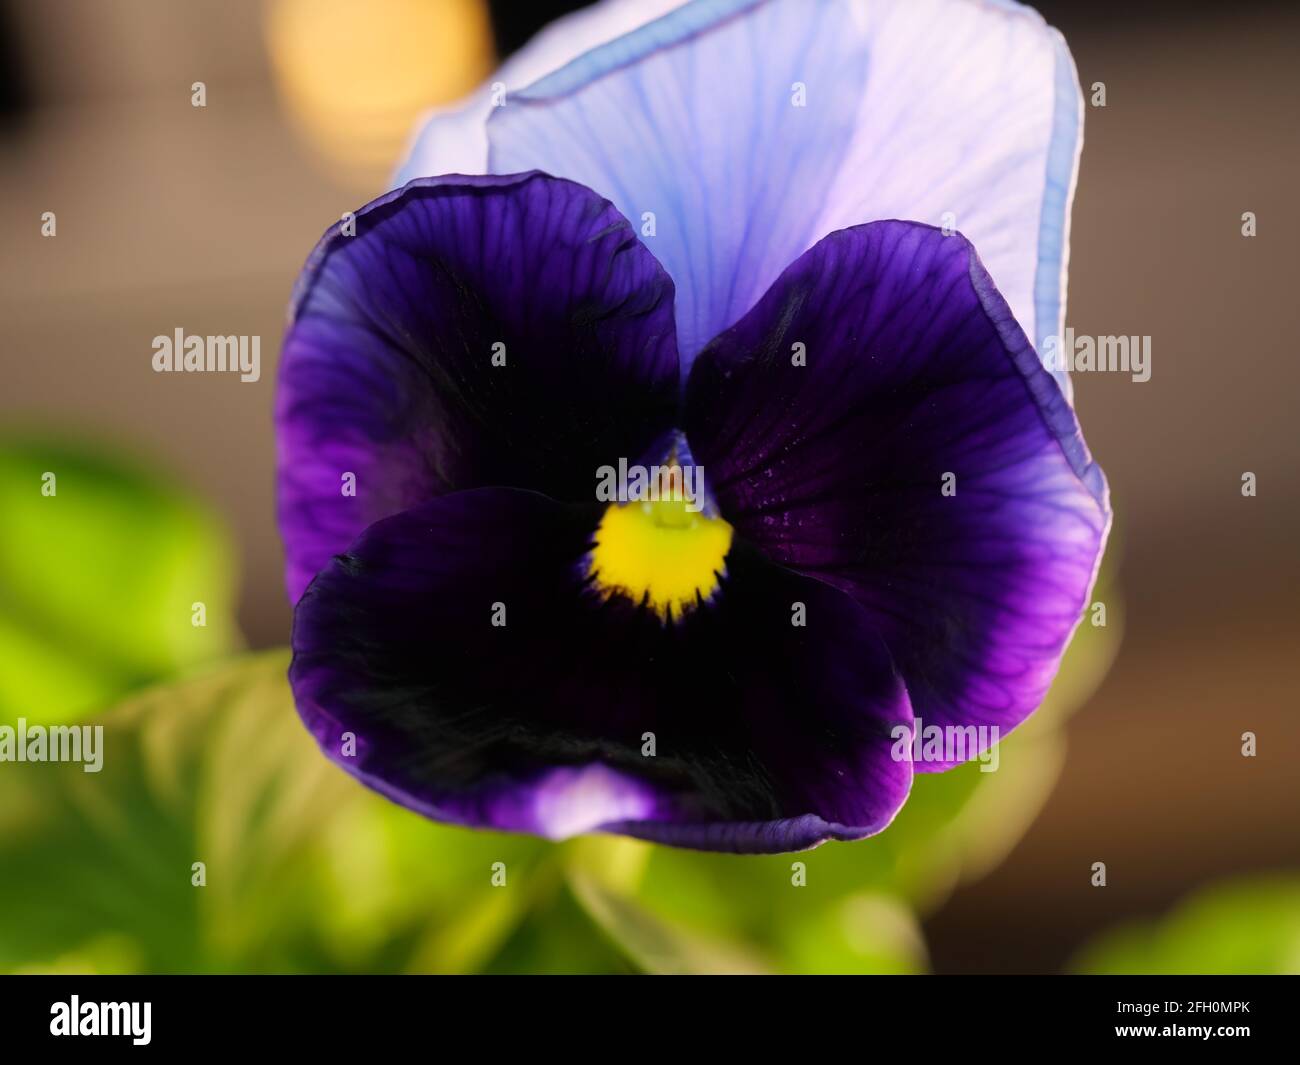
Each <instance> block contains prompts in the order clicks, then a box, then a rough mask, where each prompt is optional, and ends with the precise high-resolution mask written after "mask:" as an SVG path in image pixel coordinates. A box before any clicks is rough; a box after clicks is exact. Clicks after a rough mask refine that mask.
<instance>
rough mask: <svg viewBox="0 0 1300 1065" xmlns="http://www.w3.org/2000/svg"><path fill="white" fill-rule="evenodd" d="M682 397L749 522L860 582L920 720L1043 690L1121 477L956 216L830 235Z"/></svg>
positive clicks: (1008, 711) (788, 559) (969, 713)
mask: <svg viewBox="0 0 1300 1065" xmlns="http://www.w3.org/2000/svg"><path fill="white" fill-rule="evenodd" d="M799 345H802V347H801V348H800V347H798V346H799ZM799 351H803V352H804V353H805V356H804V357H805V358H806V365H797V363H798V361H799V359H798V358H797V353H798V352H799ZM686 407H687V411H686V417H685V428H686V433H687V437H688V439H689V441H690V445H691V448H692V451H693V453H694V455H695V459H696V461H697V462H699V463H701V464H702V465H703V466H704V468H705V470H706V471H707V472H708V474H709V480H710V485H711V488H712V490H713V493H714V496H715V498H716V499H717V502H718V505H719V507H720V509H721V511H722V513H723V515H724V516H725V517H726V518H727V520H729V521H730V522H731V523H732V524H733V525H734V526H735V528H736V534H737V536H738V537H744V538H746V539H748V540H750V541H752V542H754V543H756V544H758V545H759V546H760V547H761V548H762V549H763V550H764V551H766V552H767V553H768V555H769V556H770V557H772V558H773V559H775V560H776V561H778V562H781V563H784V564H787V565H789V566H791V567H794V568H796V569H798V570H799V571H801V572H803V573H806V574H810V575H813V576H816V577H819V578H821V579H822V580H825V581H827V582H829V583H832V584H834V585H836V586H838V587H840V588H843V589H845V590H846V591H848V592H850V593H851V594H852V595H853V596H854V598H855V599H856V600H857V601H858V602H859V603H860V604H861V605H862V606H863V607H864V608H865V609H866V610H867V613H868V615H869V616H870V618H871V622H872V625H873V627H874V628H875V629H876V630H877V631H878V632H880V633H881V634H882V635H883V637H884V639H885V643H886V645H887V646H888V648H889V651H890V653H891V654H892V656H893V659H894V661H895V663H896V664H897V666H898V668H899V671H900V672H901V673H902V675H903V679H904V681H905V682H906V684H907V689H908V694H909V696H910V698H911V703H912V709H913V712H914V713H915V714H916V717H917V718H918V719H919V720H920V721H922V722H923V723H924V724H925V725H930V724H934V725H938V726H947V725H957V726H966V725H976V726H978V725H981V724H983V725H990V726H992V725H996V726H998V727H999V728H1000V729H1001V730H1003V731H1004V732H1005V731H1006V730H1009V729H1011V728H1013V727H1015V726H1016V725H1017V724H1019V723H1020V722H1021V721H1022V720H1023V719H1024V718H1025V717H1026V716H1027V715H1028V714H1030V713H1031V712H1032V711H1033V710H1034V709H1035V708H1036V707H1037V706H1038V704H1039V702H1040V701H1041V700H1042V697H1043V695H1044V694H1045V692H1046V690H1047V687H1048V685H1049V684H1050V682H1051V680H1052V677H1053V676H1054V674H1055V672H1056V668H1057V665H1058V662H1059V658H1060V655H1061V653H1062V651H1063V650H1064V648H1065V645H1066V643H1067V641H1068V640H1069V637H1070V634H1071V633H1072V631H1073V630H1074V626H1075V624H1076V623H1077V621H1078V620H1079V618H1080V616H1081V612H1082V610H1083V608H1084V605H1085V603H1086V601H1087V597H1088V593H1089V590H1090V588H1091V586H1092V582H1093V579H1094V576H1095V574H1096V569H1097V566H1098V563H1099V560H1100V556H1101V552H1102V547H1103V545H1104V542H1105V538H1106V533H1107V529H1108V526H1109V518H1110V515H1109V509H1108V504H1107V493H1106V486H1105V481H1104V479H1103V477H1102V474H1101V471H1100V469H1099V468H1098V467H1097V466H1096V465H1095V464H1094V463H1093V462H1092V460H1091V457H1090V456H1089V454H1088V451H1087V448H1086V447H1085V445H1084V443H1083V439H1082V437H1081V436H1080V434H1079V429H1078V425H1077V424H1076V422H1075V419H1074V414H1073V412H1072V411H1071V410H1070V407H1069V405H1068V404H1067V403H1066V401H1065V400H1064V399H1063V398H1062V395H1061V392H1060V390H1059V388H1058V387H1057V385H1056V383H1055V382H1054V381H1053V380H1052V378H1051V376H1050V375H1049V374H1048V373H1047V371H1046V370H1044V369H1043V368H1042V366H1041V365H1040V363H1039V361H1038V358H1037V356H1036V355H1035V354H1034V351H1033V349H1032V348H1031V346H1030V344H1029V342H1028V341H1027V340H1026V338H1025V336H1024V334H1023V332H1022V331H1021V329H1020V327H1019V326H1018V325H1017V324H1016V322H1015V320H1014V318H1013V317H1012V315H1011V313H1010V311H1009V310H1008V308H1007V305H1006V303H1005V302H1004V301H1003V300H1002V298H1001V297H1000V296H999V295H998V293H997V292H996V290H995V289H994V288H993V285H992V282H991V281H990V280H989V277H988V275H987V274H986V273H985V271H984V268H983V267H982V266H981V264H980V262H979V258H978V257H977V256H976V254H975V252H974V250H973V249H972V248H971V246H970V244H969V243H968V242H967V241H966V240H965V239H964V238H963V237H961V236H960V235H953V236H948V237H945V236H944V235H943V234H942V233H941V232H940V231H939V230H937V229H933V228H930V227H928V226H923V225H918V224H915V223H909V222H880V223H874V224H871V225H866V226H859V227H855V228H853V229H847V230H842V231H840V232H838V233H834V234H832V235H831V236H829V237H827V238H826V239H825V240H823V241H821V242H820V243H819V244H817V245H816V246H815V247H814V248H812V249H811V250H810V251H809V252H808V253H807V254H805V255H803V256H802V257H801V258H799V259H798V260H797V261H796V262H795V263H794V264H793V265H792V266H791V267H790V268H789V269H787V270H786V272H785V273H784V274H783V275H782V276H781V278H780V279H779V280H778V281H777V282H776V284H775V285H773V286H772V288H771V290H770V291H769V292H768V293H767V294H766V295H765V296H764V297H763V299H762V300H761V301H760V302H759V303H758V304H757V305H756V306H755V308H754V309H753V310H752V311H751V312H750V313H749V314H747V315H746V316H745V317H744V318H743V319H742V320H741V321H740V322H739V323H738V324H737V325H736V326H734V327H733V328H732V329H730V330H728V331H727V332H726V333H724V334H722V335H721V336H720V337H718V338H717V339H716V340H715V341H714V342H713V343H712V344H711V345H710V346H709V347H708V348H706V349H705V350H704V351H703V352H702V353H701V354H700V356H699V359H698V361H697V362H696V365H695V368H694V370H693V372H692V376H691V379H690V382H689V385H688V389H687V400H686ZM949 473H951V474H954V475H955V478H956V479H955V489H956V494H955V495H951V496H948V495H944V494H943V492H942V487H943V484H944V476H945V474H949ZM951 764H952V763H951V761H947V762H941V763H934V762H931V763H928V764H923V765H921V766H920V768H925V769H941V768H946V767H947V766H948V765H951Z"/></svg>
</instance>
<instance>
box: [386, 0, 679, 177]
mask: <svg viewBox="0 0 1300 1065" xmlns="http://www.w3.org/2000/svg"><path fill="white" fill-rule="evenodd" d="M683 2H684V0H602V2H601V3H598V4H592V5H591V6H590V7H586V8H583V9H582V10H580V11H575V12H573V13H572V14H569V15H566V16H565V17H564V18H560V19H556V20H555V21H554V22H552V23H551V24H550V25H549V26H547V27H546V28H545V29H543V30H542V31H541V32H539V33H538V34H537V35H536V36H535V37H533V38H532V39H531V40H530V41H529V42H528V43H527V44H526V45H524V47H523V48H521V49H519V51H517V52H515V53H514V55H512V56H511V57H510V58H509V59H507V60H506V62H505V63H503V64H502V65H501V67H500V68H499V69H498V70H497V71H496V73H494V74H493V75H492V77H491V78H489V79H488V80H487V81H486V82H485V83H484V84H483V85H481V86H480V87H479V88H478V89H477V90H476V91H475V92H473V93H472V94H471V95H470V96H468V97H466V98H465V99H464V100H461V101H460V102H459V103H456V104H454V105H452V106H449V107H442V108H438V109H436V110H434V111H431V112H429V113H428V114H426V115H425V116H424V117H423V118H421V120H420V122H419V125H418V127H417V129H416V133H415V136H414V137H413V138H412V140H411V143H410V145H409V147H408V149H407V152H406V158H405V160H404V161H403V163H402V165H401V168H400V169H399V170H398V171H397V174H396V175H395V176H394V178H393V184H392V187H393V188H398V187H400V186H402V185H405V184H406V183H407V182H408V181H410V180H411V179H412V178H418V177H438V176H440V175H442V174H486V173H487V172H488V165H487V160H488V141H487V120H488V115H490V114H491V113H492V109H493V107H494V106H499V104H500V102H501V96H500V94H498V93H496V92H495V89H494V87H495V86H502V87H504V90H505V93H504V104H505V106H507V107H508V106H509V104H510V98H511V96H512V95H513V93H514V92H515V91H516V90H518V89H522V88H524V87H526V86H528V85H531V84H532V83H533V82H535V81H537V80H538V79H539V78H543V77H545V76H546V75H547V74H550V73H552V72H553V71H556V70H559V69H560V67H562V66H564V65H565V64H566V63H569V62H570V61H572V60H573V59H576V58H577V57H578V56H580V55H582V54H583V53H585V52H588V51H590V50H591V49H593V48H596V47H598V46H599V45H602V44H605V43H606V42H608V41H612V40H613V39H614V38H616V37H620V36H622V35H624V34H626V33H629V32H631V31H632V30H635V29H636V28H637V27H639V26H643V25H645V23H647V22H649V21H650V20H651V19H656V18H658V17H659V16H660V15H662V14H664V13H665V12H667V11H670V10H672V9H673V8H675V7H679V6H680V5H681V4H682V3H683ZM494 98H495V99H496V100H497V103H495V104H494Z"/></svg>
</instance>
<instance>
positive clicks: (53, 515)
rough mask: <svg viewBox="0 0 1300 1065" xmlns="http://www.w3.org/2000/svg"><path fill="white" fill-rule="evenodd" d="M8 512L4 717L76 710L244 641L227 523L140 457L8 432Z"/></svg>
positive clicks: (3, 553) (2, 556)
mask: <svg viewBox="0 0 1300 1065" xmlns="http://www.w3.org/2000/svg"><path fill="white" fill-rule="evenodd" d="M0 514H3V515H4V536H3V537H0V661H3V662H4V663H5V669H4V670H0V722H3V721H9V722H13V721H15V720H16V719H17V718H19V717H25V718H27V719H28V721H30V722H32V723H53V722H62V721H70V720H74V719H77V718H78V717H80V716H81V715H83V714H85V713H86V712H88V711H92V710H98V709H101V708H102V707H104V706H107V705H110V704H111V703H113V702H114V701H116V700H117V699H118V698H119V697H120V696H121V695H122V694H124V693H125V692H127V691H129V690H131V689H133V688H136V687H139V686H141V685H143V684H145V683H148V682H150V681H152V680H156V679H160V678H163V677H167V676H171V675H174V674H176V673H177V672H179V671H181V670H182V669H184V668H187V667H189V666H192V665H194V664H195V663H199V662H203V661H205V660H210V659H216V658H219V657H221V656H223V655H225V654H227V653H228V652H229V651H230V650H231V649H232V648H233V647H235V646H236V645H237V643H238V633H237V631H236V628H235V625H234V620H233V613H232V602H233V596H234V567H233V564H232V552H231V548H230V545H229V542H228V537H227V534H226V532H225V529H224V528H223V526H222V525H221V524H220V522H219V521H218V520H217V519H216V517H215V516H214V515H213V514H212V513H211V512H210V511H209V510H208V508H206V507H205V506H203V505H202V504H201V503H199V502H198V501H197V500H195V499H194V498H192V497H191V496H190V495H189V494H188V493H186V492H184V491H181V490H180V489H178V488H177V487H176V486H175V485H173V484H171V483H169V482H168V481H167V480H166V479H165V478H163V477H160V476H159V475H157V474H156V473H154V472H153V471H151V470H148V469H146V468H145V467H143V466H141V465H140V464H139V463H136V462H132V461H128V460H126V459H123V458H121V457H116V456H111V455H110V454H108V453H106V452H105V451H104V449H103V448H102V447H100V446H98V445H96V446H85V447H77V446H73V445H71V444H68V443H64V442H54V441H48V440H33V439H22V440H16V439H8V440H5V441H0ZM195 603H202V604H204V608H205V611H206V619H205V620H206V624H205V625H204V626H202V627H199V626H195V625H194V624H192V617H193V604H195Z"/></svg>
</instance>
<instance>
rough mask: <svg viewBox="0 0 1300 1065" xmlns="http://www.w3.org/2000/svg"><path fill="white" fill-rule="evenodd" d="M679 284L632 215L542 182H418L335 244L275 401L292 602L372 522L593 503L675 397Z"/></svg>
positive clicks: (373, 208) (295, 332)
mask: <svg viewBox="0 0 1300 1065" xmlns="http://www.w3.org/2000/svg"><path fill="white" fill-rule="evenodd" d="M672 308H673V298H672V282H671V281H670V280H669V278H668V276H667V275H666V274H665V273H664V271H663V270H662V268H661V267H660V266H659V264H658V263H657V262H656V261H655V259H654V258H653V256H651V255H650V254H649V252H647V251H646V249H645V248H644V246H642V245H641V244H640V243H639V241H638V240H637V239H636V236H635V235H634V234H633V232H632V230H631V228H630V227H629V225H628V223H627V221H626V219H624V218H623V217H622V216H621V215H620V214H619V213H618V211H616V210H615V209H614V208H613V207H612V206H610V204H609V203H608V202H607V201H605V200H603V199H601V198H600V197H598V196H596V195H595V194H593V193H592V192H591V191H590V190H588V189H585V188H583V187H582V186H580V185H575V184H573V183H572V182H568V181H562V180H557V179H554V178H549V177H546V176H544V175H539V174H523V175H516V176H512V177H447V178H436V179H423V180H420V181H417V182H413V183H412V184H410V185H408V186H407V187H406V188H404V189H402V190H401V191H399V192H395V193H390V194H388V195H387V196H384V197H382V198H380V199H378V200H376V201H374V202H373V203H371V204H369V205H368V206H366V207H365V208H363V209H362V210H361V211H359V212H357V214H356V216H355V218H354V219H352V220H350V221H349V220H345V221H343V222H341V223H340V224H339V225H336V226H334V227H333V228H332V229H330V230H329V232H328V233H326V235H325V237H324V239H322V241H321V242H320V244H319V245H318V246H317V248H316V250H315V251H314V252H313V253H312V256H311V258H310V259H309V261H308V263H307V266H306V268H305V269H304V271H303V274H302V277H301V279H300V280H299V284H298V287H297V289H296V291H295V294H294V300H293V306H292V309H291V318H292V320H291V324H290V327H289V330H288V334H287V337H286V339H285V343H284V349H283V354H282V357H281V365H280V382H279V390H278V393H277V401H276V421H277V425H278V437H279V445H280V454H279V481H278V490H279V510H280V527H281V531H282V534H283V536H284V540H285V549H286V553H287V556H288V586H289V594H290V596H291V598H293V599H297V597H298V596H299V595H300V594H301V592H302V590H303V589H304V588H305V587H306V585H307V583H308V582H309V581H310V580H311V578H312V577H313V576H315V575H316V573H318V572H319V571H320V570H321V569H322V568H323V567H324V566H325V564H326V563H327V562H328V561H329V559H330V558H331V556H333V555H335V554H337V553H339V552H341V551H344V550H346V548H347V547H348V545H349V544H350V543H352V541H353V540H354V539H355V538H356V537H357V536H358V535H360V533H361V532H362V531H363V530H364V529H366V528H367V527H368V526H369V525H371V524H372V523H373V522H374V521H376V520H378V519H380V518H383V517H385V516H387V515H389V514H393V513H396V512H398V511H401V510H405V509H407V508H408V507H411V506H413V505H416V504H418V503H422V502H425V501H427V500H429V499H432V498H434V497H436V496H437V495H439V494H441V493H443V492H448V491H454V490H457V489H464V488H473V487H477V486H480V485H491V484H507V485H512V486H516V487H521V488H532V489H537V490H539V491H545V492H548V493H550V494H552V495H554V496H556V497H557V498H561V499H588V500H589V499H591V498H592V485H593V484H594V478H595V471H596V469H597V468H598V467H599V466H600V465H602V464H605V463H608V462H613V461H617V460H618V458H619V457H621V456H637V455H640V454H641V453H642V451H643V450H644V449H645V448H646V447H647V446H649V445H650V443H651V442H652V440H653V438H654V436H655V434H657V433H659V432H662V431H663V430H664V428H665V427H666V426H667V425H668V424H669V422H670V419H671V414H672V409H673V405H674V403H675V402H676V396H677V392H678V386H677V381H678V366H677V350H676V343H675V338H674V327H673V310H672Z"/></svg>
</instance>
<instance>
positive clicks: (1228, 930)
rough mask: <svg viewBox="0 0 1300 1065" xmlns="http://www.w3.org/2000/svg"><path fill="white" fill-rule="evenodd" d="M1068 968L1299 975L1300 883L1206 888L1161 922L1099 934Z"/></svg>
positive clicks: (1264, 880) (1268, 881)
mask: <svg viewBox="0 0 1300 1065" xmlns="http://www.w3.org/2000/svg"><path fill="white" fill-rule="evenodd" d="M1070 969H1071V970H1072V971H1074V972H1081V973H1106V974H1117V973H1152V974H1158V975H1162V976H1165V975H1172V974H1191V975H1202V974H1214V975H1221V974H1255V973H1258V974H1264V975H1274V974H1292V975H1294V974H1296V973H1300V878H1298V877H1296V876H1294V875H1276V876H1271V877H1258V878H1250V879H1244V880H1234V881H1229V882H1226V883H1221V884H1217V885H1214V886H1212V887H1209V888H1206V889H1204V890H1202V891H1200V892H1199V893H1197V894H1196V895H1194V896H1192V898H1190V899H1189V900H1187V901H1185V902H1184V903H1182V904H1181V905H1180V906H1178V907H1177V908H1176V909H1175V910H1174V911H1173V913H1171V914H1169V915H1168V916H1166V917H1165V918H1164V919H1162V920H1160V921H1155V922H1150V923H1131V924H1127V925H1124V926H1121V927H1119V928H1115V929H1112V930H1111V931H1109V932H1106V933H1104V934H1103V935H1101V936H1100V937H1099V938H1098V939H1097V940H1095V941H1094V942H1093V943H1092V944H1090V945H1089V946H1088V947H1086V948H1085V949H1084V950H1083V951H1081V952H1080V954H1079V955H1078V957H1076V958H1075V960H1074V961H1073V962H1072V963H1071V965H1070Z"/></svg>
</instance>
